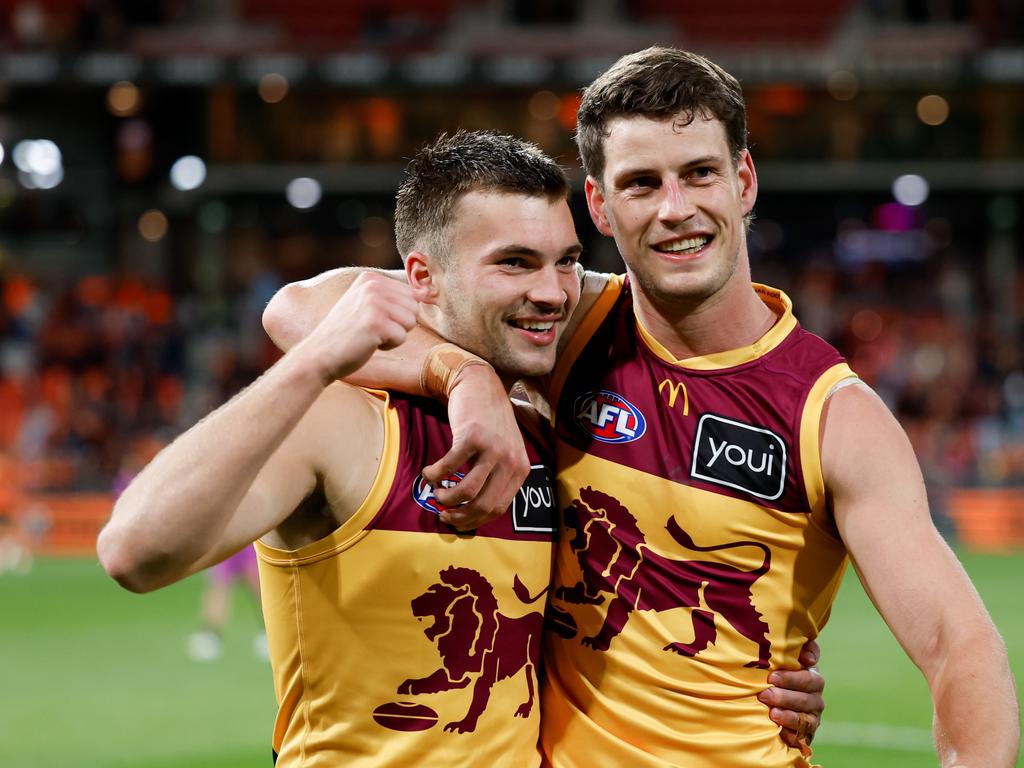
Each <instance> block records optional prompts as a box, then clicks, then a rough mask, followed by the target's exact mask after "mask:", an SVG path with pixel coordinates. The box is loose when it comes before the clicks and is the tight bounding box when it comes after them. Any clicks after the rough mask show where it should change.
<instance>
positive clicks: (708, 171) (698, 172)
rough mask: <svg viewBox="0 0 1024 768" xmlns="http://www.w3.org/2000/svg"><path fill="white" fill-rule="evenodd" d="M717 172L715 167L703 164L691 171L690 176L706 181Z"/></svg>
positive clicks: (696, 179)
mask: <svg viewBox="0 0 1024 768" xmlns="http://www.w3.org/2000/svg"><path fill="white" fill-rule="evenodd" d="M714 174H715V169H714V168H712V167H711V166H708V165H702V166H700V167H699V168H694V169H693V170H692V171H690V178H691V179H693V180H695V181H705V180H707V179H710V178H711V177H712V176H714Z"/></svg>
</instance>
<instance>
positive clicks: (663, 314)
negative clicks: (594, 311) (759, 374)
mask: <svg viewBox="0 0 1024 768" xmlns="http://www.w3.org/2000/svg"><path fill="white" fill-rule="evenodd" d="M631 282H632V281H631ZM633 286H634V289H633V290H634V305H635V307H636V314H637V318H638V319H639V320H640V323H641V324H642V325H643V327H644V328H645V329H646V330H647V331H648V332H649V333H650V334H651V335H652V336H654V338H655V339H657V340H658V342H659V343H661V345H662V346H664V347H665V349H667V350H668V351H669V352H670V353H671V354H672V355H673V356H674V357H675V358H676V359H677V360H685V359H687V358H690V357H703V356H705V355H713V354H716V353H719V352H727V351H729V350H732V349H739V348H741V347H746V346H749V345H751V344H753V343H754V342H756V341H757V340H758V339H760V338H761V337H762V336H764V334H765V333H767V332H768V330H769V329H770V328H771V327H772V326H773V325H774V324H775V322H776V321H777V320H778V316H776V314H775V313H774V312H773V311H772V310H771V309H770V308H769V307H768V306H767V305H766V304H765V303H764V302H763V301H761V299H760V298H759V297H758V295H757V294H756V293H755V292H754V289H753V288H752V287H751V284H750V279H749V276H743V280H730V281H729V282H728V283H727V284H726V286H724V287H723V288H722V289H721V290H720V291H718V292H717V293H715V294H714V295H712V296H709V297H707V298H704V299H695V300H693V301H692V302H687V301H680V300H678V299H674V300H671V301H668V300H665V299H664V298H660V297H655V296H649V295H646V294H645V293H644V292H643V291H642V290H640V289H639V288H638V286H637V284H636V283H635V282H633Z"/></svg>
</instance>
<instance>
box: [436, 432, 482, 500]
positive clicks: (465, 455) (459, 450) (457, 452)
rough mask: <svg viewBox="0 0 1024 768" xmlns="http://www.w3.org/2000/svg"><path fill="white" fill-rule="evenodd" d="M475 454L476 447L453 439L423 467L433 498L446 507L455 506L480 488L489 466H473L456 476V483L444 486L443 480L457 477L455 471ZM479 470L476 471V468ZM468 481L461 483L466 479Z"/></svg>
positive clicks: (469, 497)
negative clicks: (449, 445)
mask: <svg viewBox="0 0 1024 768" xmlns="http://www.w3.org/2000/svg"><path fill="white" fill-rule="evenodd" d="M475 456H476V449H474V448H472V447H471V446H469V445H468V444H466V443H464V442H462V441H455V442H454V443H453V444H452V447H451V448H450V449H449V450H448V453H446V454H445V455H444V456H442V457H441V458H440V459H438V460H437V461H435V462H434V463H433V464H431V465H430V466H428V467H424V468H423V479H424V480H426V481H427V482H428V483H430V484H431V485H432V486H434V498H436V499H437V500H438V501H439V502H441V503H442V504H444V505H445V506H446V507H455V506H458V505H459V504H463V503H465V502H467V501H470V500H471V499H472V498H473V497H474V496H475V495H476V494H477V492H478V491H479V490H480V488H481V487H482V486H483V484H484V480H485V479H486V475H487V471H488V469H489V467H473V468H472V469H470V471H469V472H466V473H465V476H464V477H462V478H458V484H457V485H453V486H451V487H447V488H446V487H445V481H446V480H449V479H453V480H454V479H457V478H456V477H455V475H456V473H457V472H458V471H459V468H460V467H464V466H466V465H467V464H469V462H470V461H471V460H472V459H473V458H474V457H475ZM477 469H479V470H481V472H480V473H477V472H476V470H477ZM467 478H468V479H469V482H468V483H465V485H463V483H464V482H465V481H466V479H467Z"/></svg>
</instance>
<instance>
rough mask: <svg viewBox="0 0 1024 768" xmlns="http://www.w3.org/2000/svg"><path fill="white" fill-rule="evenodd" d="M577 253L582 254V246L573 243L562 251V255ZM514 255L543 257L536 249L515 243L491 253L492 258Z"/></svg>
mask: <svg viewBox="0 0 1024 768" xmlns="http://www.w3.org/2000/svg"><path fill="white" fill-rule="evenodd" d="M578 253H583V245H582V244H580V243H575V244H573V245H570V246H569V247H568V248H566V249H565V250H564V251H562V254H563V255H569V254H578ZM515 254H522V255H524V256H536V257H540V256H543V255H544V254H542V253H541V252H540V251H538V250H537V249H536V248H530V247H529V246H526V245H518V244H516V243H512V244H510V245H504V246H502V247H500V248H495V249H494V250H493V251H492V252H491V255H492V256H511V255H515Z"/></svg>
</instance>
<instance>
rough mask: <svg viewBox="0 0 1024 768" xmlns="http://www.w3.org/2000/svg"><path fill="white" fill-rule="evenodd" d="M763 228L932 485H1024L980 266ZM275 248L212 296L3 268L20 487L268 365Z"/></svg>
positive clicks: (1011, 356)
mask: <svg viewBox="0 0 1024 768" xmlns="http://www.w3.org/2000/svg"><path fill="white" fill-rule="evenodd" d="M764 226H766V227H767V226H769V225H768V224H765V225H764ZM757 234H758V229H757V225H755V230H754V236H753V248H752V249H753V250H754V252H755V253H754V271H755V277H757V278H758V279H761V280H764V281H765V282H770V283H772V284H775V285H779V286H780V287H782V288H784V289H785V290H787V291H788V292H789V293H790V295H791V296H792V298H793V300H794V302H795V305H796V310H797V313H798V317H800V319H801V321H802V322H803V323H804V325H805V326H806V327H808V328H809V329H810V330H812V331H814V332H816V333H818V334H819V335H821V336H823V337H825V338H826V339H828V340H829V341H831V342H832V343H834V344H836V345H837V346H838V347H839V348H840V349H841V350H842V351H843V352H844V354H846V355H847V356H848V357H849V359H850V361H851V363H852V365H853V367H854V369H855V370H856V371H857V372H858V373H859V374H860V375H861V376H862V377H863V378H864V379H865V380H866V381H867V382H868V383H869V384H871V385H872V386H873V387H875V388H876V390H877V391H878V392H879V393H880V394H881V396H882V397H883V398H884V399H885V401H886V402H887V403H888V404H889V406H890V408H891V409H892V410H893V412H894V413H895V414H896V415H897V417H898V418H899V419H900V421H901V422H902V423H903V425H904V427H905V428H906V429H907V431H908V434H909V435H910V438H911V440H912V442H913V444H914V447H915V449H916V450H917V453H918V456H919V458H920V460H921V463H922V467H923V469H924V471H925V474H926V477H927V479H928V480H929V484H930V485H932V486H933V487H937V488H940V489H941V488H952V487H970V486H987V487H999V486H1017V485H1022V484H1024V372H1022V352H1021V349H1022V347H1021V345H1020V344H1019V343H1018V342H1019V338H1018V337H1019V333H1020V329H1019V327H1018V326H1019V320H1018V319H1017V314H1016V313H1011V314H1010V316H1009V317H1006V316H1005V314H1004V313H1001V312H1000V311H998V310H997V308H996V307H995V306H993V302H992V301H991V299H990V298H989V297H988V296H987V293H986V289H985V285H984V283H983V281H982V276H981V274H980V273H978V274H976V273H975V272H974V271H972V270H971V269H969V268H968V266H966V262H964V261H963V260H960V259H954V258H947V259H943V258H937V259H934V260H933V261H932V262H929V263H926V264H921V263H917V264H914V265H912V266H907V265H902V266H900V265H895V266H894V265H886V264H883V263H881V262H871V263H867V264H864V265H859V266H857V267H854V268H851V267H849V266H844V265H841V264H838V263H837V262H836V260H835V259H829V258H821V259H811V260H809V261H807V262H805V263H803V264H801V265H799V266H797V265H796V263H795V261H794V260H791V259H790V260H783V259H773V258H772V257H771V255H770V254H763V253H759V252H758V249H757V244H758V238H757ZM274 255H280V253H277V254H273V253H272V254H271V258H269V259H267V260H266V261H265V262H264V261H261V260H255V261H250V262H249V263H248V266H247V268H246V269H245V270H238V269H236V270H235V274H234V278H233V279H230V280H227V281H226V282H225V283H224V285H223V290H221V291H219V292H213V293H211V292H209V291H206V292H202V291H199V290H197V289H195V288H188V287H186V288H183V289H180V290H177V291H175V290H172V289H171V288H170V287H169V286H168V285H166V284H161V283H159V282H153V281H149V282H147V281H145V280H143V279H140V278H138V277H133V276H131V275H129V274H116V273H114V274H109V275H88V276H85V277H82V278H80V279H77V280H75V281H73V282H69V283H67V284H63V285H58V284H43V283H41V282H39V281H37V280H33V279H30V278H29V277H27V276H26V275H23V274H18V273H14V272H9V273H7V274H5V275H3V277H2V278H0V296H2V303H0V451H2V453H3V454H4V455H5V456H6V457H7V458H8V459H14V460H15V463H16V465H17V467H18V468H19V470H18V471H19V473H20V483H21V485H22V487H24V488H25V489H27V490H58V489H60V490H109V489H111V488H112V487H114V488H115V489H116V487H117V486H118V485H119V484H121V483H123V479H124V478H126V477H129V476H130V475H131V474H133V473H134V472H136V471H137V470H138V468H139V467H141V466H142V465H144V464H145V463H146V461H148V459H149V458H150V457H151V456H152V455H153V454H154V452H155V451H156V450H158V449H159V447H160V446H161V445H162V444H165V443H166V442H167V441H168V440H170V439H172V438H173V436H174V435H175V434H176V433H177V432H179V431H180V430H182V429H183V428H185V427H186V426H188V425H189V424H191V423H194V422H195V421H196V420H197V419H199V418H201V417H202V416H203V415H204V414H205V413H207V412H209V411H210V410H211V409H213V408H214V407H216V406H217V405H219V404H220V403H222V402H224V401H225V400H226V399H227V398H228V397H230V396H231V395H232V394H233V393H234V392H236V391H238V390H239V389H240V388H241V387H243V386H244V385H245V384H246V383H248V382H249V381H251V380H252V379H253V378H255V377H256V376H257V375H259V373H260V372H261V371H263V370H265V369H266V367H268V366H269V365H270V364H272V362H273V361H274V360H275V359H276V356H277V353H276V351H275V350H274V349H273V346H272V345H271V344H270V342H269V341H268V340H267V339H266V337H265V335H264V334H263V331H262V327H261V325H260V314H261V312H262V309H263V307H264V306H265V304H266V302H267V301H268V300H269V298H270V297H271V296H272V295H273V292H274V291H275V290H276V289H277V287H279V285H280V284H281V282H282V280H283V278H282V277H280V276H279V275H280V274H281V273H282V272H281V270H275V269H274V264H273V256H274ZM283 266H286V267H287V265H283ZM600 266H605V265H603V264H602V265H600ZM314 271H315V270H314ZM288 272H289V270H287V269H286V270H285V272H284V273H285V274H288ZM295 276H296V275H294V274H289V279H292V278H294V277H295ZM1015 290H1016V296H1017V302H1018V304H1017V305H1018V306H1019V302H1020V298H1021V290H1020V288H1019V287H1017V288H1016V289H1015Z"/></svg>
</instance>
